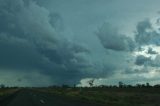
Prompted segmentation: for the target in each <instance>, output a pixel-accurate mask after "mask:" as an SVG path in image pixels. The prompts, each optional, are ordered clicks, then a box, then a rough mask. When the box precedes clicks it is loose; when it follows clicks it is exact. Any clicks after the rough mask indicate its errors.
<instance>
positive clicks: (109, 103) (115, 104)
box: [39, 88, 160, 106]
mask: <svg viewBox="0 0 160 106" xmlns="http://www.w3.org/2000/svg"><path fill="white" fill-rule="evenodd" d="M39 91H41V92H47V93H50V94H56V95H60V96H64V97H67V98H71V99H74V100H81V101H86V102H90V103H95V104H100V105H104V106H160V101H159V98H160V88H42V89H39Z"/></svg>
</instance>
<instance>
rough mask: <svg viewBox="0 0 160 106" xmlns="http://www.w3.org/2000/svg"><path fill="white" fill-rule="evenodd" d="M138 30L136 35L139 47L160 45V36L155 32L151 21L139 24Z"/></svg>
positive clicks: (147, 20)
mask: <svg viewBox="0 0 160 106" xmlns="http://www.w3.org/2000/svg"><path fill="white" fill-rule="evenodd" d="M136 28H137V33H136V34H135V41H136V42H137V43H138V44H139V46H142V45H150V44H154V45H159V44H160V34H159V33H157V32H156V31H155V30H154V28H153V27H152V24H151V22H150V20H149V19H146V20H143V21H141V22H139V23H138V24H137V27H136Z"/></svg>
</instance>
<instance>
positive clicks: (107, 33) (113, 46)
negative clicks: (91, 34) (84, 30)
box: [96, 23, 135, 51]
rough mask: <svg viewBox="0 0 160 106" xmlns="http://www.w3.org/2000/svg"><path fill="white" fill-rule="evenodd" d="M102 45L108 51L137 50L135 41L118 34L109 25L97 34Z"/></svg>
mask: <svg viewBox="0 0 160 106" xmlns="http://www.w3.org/2000/svg"><path fill="white" fill-rule="evenodd" d="M96 34H97V36H98V38H99V39H100V41H101V43H102V45H103V47H104V48H106V49H110V50H115V51H133V50H134V48H135V44H134V41H133V40H132V39H131V38H129V37H127V36H125V35H122V34H120V33H119V32H118V29H116V28H114V27H113V26H112V25H111V24H109V23H104V24H103V25H102V27H101V28H99V30H98V32H97V33H96Z"/></svg>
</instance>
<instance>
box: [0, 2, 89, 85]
mask: <svg viewBox="0 0 160 106" xmlns="http://www.w3.org/2000/svg"><path fill="white" fill-rule="evenodd" d="M0 23H1V26H0V50H1V52H0V58H1V59H0V68H1V69H10V70H11V69H13V70H17V71H25V70H28V71H27V72H29V71H32V70H37V71H38V72H39V73H42V74H45V75H47V76H49V77H52V80H53V81H54V84H64V83H67V84H73V83H77V82H78V81H79V80H80V79H81V78H84V77H87V76H88V75H89V74H90V73H88V72H87V69H88V68H89V67H90V66H91V65H90V63H88V61H87V59H84V58H83V56H82V55H87V54H88V53H89V50H88V49H87V48H86V47H85V46H83V45H81V44H76V43H71V42H69V41H67V40H66V39H65V38H63V37H62V36H60V34H59V32H58V31H60V30H61V31H63V22H62V19H61V17H60V15H59V14H57V13H51V12H50V11H49V10H47V9H45V8H44V7H41V6H39V5H38V4H37V3H36V2H33V1H32V0H30V1H26V0H16V1H13V0H1V1H0ZM15 73H16V71H15Z"/></svg>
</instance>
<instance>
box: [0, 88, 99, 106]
mask: <svg viewBox="0 0 160 106" xmlns="http://www.w3.org/2000/svg"><path fill="white" fill-rule="evenodd" d="M0 106H98V105H95V104H90V103H86V102H85V103H84V102H80V101H76V100H70V99H69V98H65V97H61V96H56V95H51V94H48V93H42V92H37V91H33V90H28V89H27V90H21V91H19V92H17V93H16V94H15V95H13V96H12V97H9V98H7V99H6V100H4V101H3V102H2V103H0Z"/></svg>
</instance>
